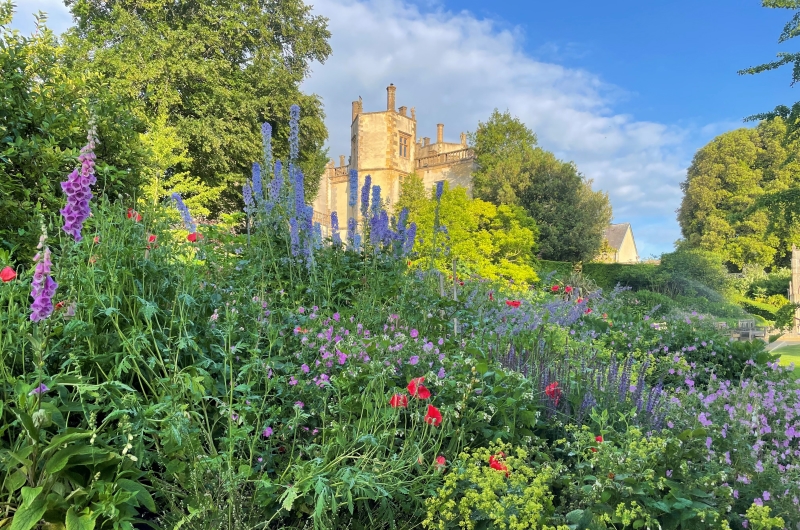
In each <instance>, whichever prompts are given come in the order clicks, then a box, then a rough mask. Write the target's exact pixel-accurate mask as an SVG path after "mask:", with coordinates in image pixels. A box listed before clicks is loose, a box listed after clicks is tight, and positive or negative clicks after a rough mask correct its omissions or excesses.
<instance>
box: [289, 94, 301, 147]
mask: <svg viewBox="0 0 800 530" xmlns="http://www.w3.org/2000/svg"><path fill="white" fill-rule="evenodd" d="M299 154H300V107H298V106H297V105H292V106H291V108H290V110H289V160H297V157H298V155H299Z"/></svg>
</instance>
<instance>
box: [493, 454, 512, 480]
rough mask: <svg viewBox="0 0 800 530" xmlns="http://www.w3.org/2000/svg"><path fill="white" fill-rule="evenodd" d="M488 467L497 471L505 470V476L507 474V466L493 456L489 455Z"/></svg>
mask: <svg viewBox="0 0 800 530" xmlns="http://www.w3.org/2000/svg"><path fill="white" fill-rule="evenodd" d="M489 467H490V468H492V469H496V470H498V471H505V472H506V476H508V466H506V465H505V464H504V463H502V462H501V461H499V460H498V459H497V458H495V457H494V456H490V457H489Z"/></svg>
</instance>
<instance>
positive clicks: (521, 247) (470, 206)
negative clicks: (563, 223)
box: [398, 175, 538, 285]
mask: <svg viewBox="0 0 800 530" xmlns="http://www.w3.org/2000/svg"><path fill="white" fill-rule="evenodd" d="M420 190H424V187H423V185H422V179H421V178H420V177H418V176H417V175H409V176H408V177H406V178H405V179H404V181H403V185H402V187H401V191H400V201H399V204H398V206H400V207H407V208H409V216H408V219H409V222H414V223H416V224H417V238H416V243H415V245H414V251H415V252H416V253H417V260H416V261H417V262H418V263H420V264H422V265H426V264H428V263H429V262H430V258H431V255H432V254H433V255H434V264H435V266H436V268H437V269H439V270H440V271H443V272H450V271H451V270H452V260H453V259H454V258H455V259H456V260H457V261H458V264H459V265H460V267H461V271H462V272H467V273H475V274H477V275H479V276H481V277H482V278H487V279H490V280H499V279H506V280H513V281H514V282H516V283H517V284H520V285H525V284H529V283H532V282H535V281H537V280H538V278H537V276H536V272H535V271H534V270H533V267H532V266H531V260H532V258H533V250H534V245H535V240H536V235H537V233H538V230H537V227H536V223H535V222H534V221H533V219H531V218H530V217H529V216H528V215H527V214H526V213H525V210H523V209H522V208H521V207H519V206H495V205H494V204H491V203H489V202H486V201H482V200H480V199H470V198H469V197H468V196H467V191H466V189H464V188H460V187H458V188H454V189H450V188H449V187H448V186H447V185H445V189H444V192H443V193H442V198H441V202H440V204H439V220H440V226H442V227H443V228H442V229H441V232H440V234H438V236H437V245H436V247H437V248H436V249H434V247H433V230H434V218H435V211H436V207H437V203H436V200H435V198H434V196H433V193H431V194H430V195H428V196H427V197H424V196H420V193H419V192H420Z"/></svg>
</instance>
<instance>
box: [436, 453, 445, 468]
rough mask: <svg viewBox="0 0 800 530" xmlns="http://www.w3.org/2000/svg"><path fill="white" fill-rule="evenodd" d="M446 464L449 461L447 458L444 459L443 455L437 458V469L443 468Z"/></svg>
mask: <svg viewBox="0 0 800 530" xmlns="http://www.w3.org/2000/svg"><path fill="white" fill-rule="evenodd" d="M446 463H447V459H446V458H445V457H443V456H442V455H439V456H437V457H436V467H437V468H443V467H444V466H445V464H446Z"/></svg>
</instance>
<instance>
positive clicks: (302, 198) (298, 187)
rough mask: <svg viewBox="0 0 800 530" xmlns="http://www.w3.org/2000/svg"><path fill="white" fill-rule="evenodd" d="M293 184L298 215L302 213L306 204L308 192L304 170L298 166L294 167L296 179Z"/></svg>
mask: <svg viewBox="0 0 800 530" xmlns="http://www.w3.org/2000/svg"><path fill="white" fill-rule="evenodd" d="M292 184H293V185H294V201H295V204H294V209H295V212H297V215H301V214H302V212H303V208H305V206H306V193H305V183H304V179H303V172H302V171H300V168H299V167H297V166H295V167H294V181H293V183H292Z"/></svg>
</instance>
